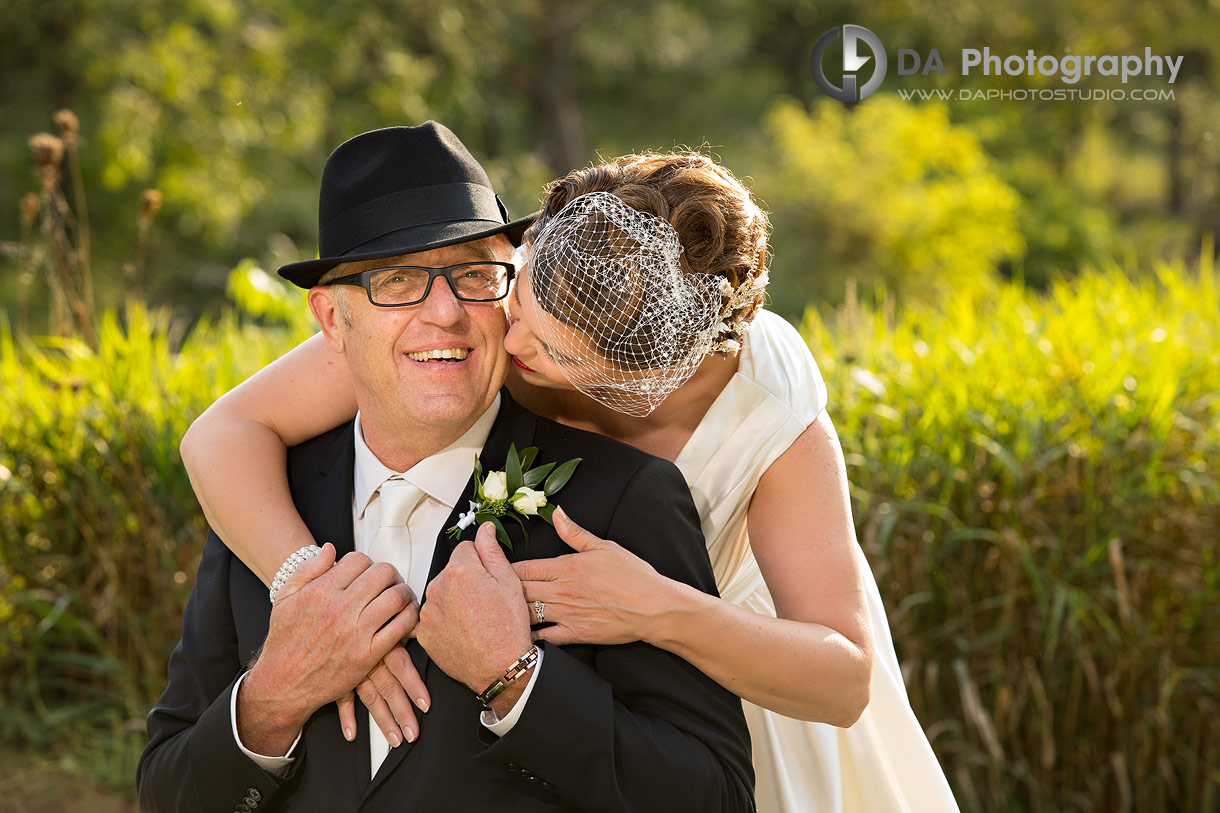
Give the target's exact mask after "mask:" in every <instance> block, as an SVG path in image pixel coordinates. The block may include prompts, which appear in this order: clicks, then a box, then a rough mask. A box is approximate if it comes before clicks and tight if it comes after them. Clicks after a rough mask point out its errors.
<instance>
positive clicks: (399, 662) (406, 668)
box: [383, 646, 432, 711]
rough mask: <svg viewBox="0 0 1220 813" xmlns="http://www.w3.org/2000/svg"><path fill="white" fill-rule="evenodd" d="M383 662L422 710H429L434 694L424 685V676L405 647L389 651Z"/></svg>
mask: <svg viewBox="0 0 1220 813" xmlns="http://www.w3.org/2000/svg"><path fill="white" fill-rule="evenodd" d="M383 663H385V665H386V668H387V669H389V670H390V674H391V675H393V676H394V679H395V680H397V681H398V685H400V686H401V687H402V689H403V691H404V692H406V694H407V696H408V697H410V698H411V701H412V702H413V703H415V705H416V706H417V707H418V708H419V710H420V711H427V710H428V709H429V708H431V707H432V695H431V694H429V692H428V687H427V686H425V685H424V680H423V678H421V677H420V676H419V672H418V671H416V669H415V664H414V663H413V662H412V661H411V656H410V655H408V654H407V650H406V649H405V648H404V647H401V646H397V647H394V648H393V649H391V650H390V651H389V652H387V653H386V656H385V658H384V659H383Z"/></svg>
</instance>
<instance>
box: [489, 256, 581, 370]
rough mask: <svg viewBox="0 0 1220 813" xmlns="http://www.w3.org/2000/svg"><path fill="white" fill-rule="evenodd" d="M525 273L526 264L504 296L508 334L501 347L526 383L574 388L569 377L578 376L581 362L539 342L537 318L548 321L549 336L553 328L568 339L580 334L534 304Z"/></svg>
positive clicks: (535, 302) (527, 270) (526, 270)
mask: <svg viewBox="0 0 1220 813" xmlns="http://www.w3.org/2000/svg"><path fill="white" fill-rule="evenodd" d="M528 272H529V266H528V265H526V266H524V267H523V268H522V269H521V271H520V273H518V274H517V278H516V282H515V283H514V285H513V291H512V293H511V294H509V296H508V300H507V303H506V305H507V306H506V308H505V310H506V311H507V312H508V335H506V336H505V337H504V349H505V350H507V351H508V353H509V354H510V355H511V356H512V360H513V366H514V367H516V368H517V372H518V373H519V374H520V375H521V377H522V378H524V379H525V380H526V381H528V382H529V383H531V384H534V385H536V386H539V387H548V388H551V389H562V390H572V389H576V388H575V387H574V386H573V385H572V383H571V381H570V379H571V378H572V377H574V376H575V377H579V375H580V374H581V372H582V367H583V366H584V365H582V364H581V362H579V361H576V360H575V359H572V358H568V357H567V356H564V355H563V354H562V353H560V352H559V351H558V350H556V349H555V348H553V347H550V346H548V345H547V344H546V343H545V342H543V341H542V339H541V338H539V336H538V331H539V330H540V328H541V326H540V324H539V320H540V319H547V320H549V323H548V325H547V332H548V334H549V335H553V334H554V331H564V335H570V336H571V337H572V338H581V339H583V337H582V336H580V334H579V333H578V332H577V331H575V330H573V329H572V328H570V327H568V326H567V325H564V324H562V323H560V322H559V321H558V320H556V319H555V318H554V317H552V316H550V315H548V314H547V313H546V312H544V311H543V310H542V308H540V307H538V303H537V300H535V299H534V294H533V292H532V291H531V289H530V284H529V273H528Z"/></svg>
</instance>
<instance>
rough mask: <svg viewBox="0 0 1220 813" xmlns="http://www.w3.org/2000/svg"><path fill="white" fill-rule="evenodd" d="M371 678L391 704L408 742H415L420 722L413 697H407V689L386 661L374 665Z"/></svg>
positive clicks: (370, 674)
mask: <svg viewBox="0 0 1220 813" xmlns="http://www.w3.org/2000/svg"><path fill="white" fill-rule="evenodd" d="M408 660H409V659H408ZM369 680H371V681H373V685H374V686H375V687H376V688H377V692H378V693H379V694H380V695H381V697H382V698H383V699H384V700H385V702H386V704H387V705H388V706H389V709H390V713H391V714H392V715H394V720H393V722H394V723H396V724H397V725H398V727H399V729H400V730H401V731H402V735H403V736H404V737H406V739H407V742H415V737H416V733H417V732H418V731H419V723H418V722H416V720H415V709H414V708H412V706H411V699H410V698H409V697H407V692H406V690H405V689H403V687H402V684H401V683H399V682H398V678H397V677H395V676H394V673H392V672H391V671H390V670H389V668H388V667H387V666H386V665H385V661H382V662H381V663H379V664H377V665H376V666H375V667H373V671H372V672H370V673H369ZM374 719H375V718H374ZM379 722H380V721H379ZM382 728H383V730H384V729H385V726H384V725H383V726H382Z"/></svg>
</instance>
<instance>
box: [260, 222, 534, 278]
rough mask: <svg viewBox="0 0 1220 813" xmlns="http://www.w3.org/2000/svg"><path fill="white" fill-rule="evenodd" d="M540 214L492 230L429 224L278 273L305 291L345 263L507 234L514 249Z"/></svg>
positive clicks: (479, 225) (465, 224) (475, 225)
mask: <svg viewBox="0 0 1220 813" xmlns="http://www.w3.org/2000/svg"><path fill="white" fill-rule="evenodd" d="M538 215H539V213H538V212H534V213H533V214H531V215H526V216H525V217H522V218H519V219H517V220H513V221H511V222H509V223H501V224H499V225H498V226H493V227H492V228H483V226H484V223H485V221H484V223H479V222H472V221H469V220H460V221H455V222H453V223H429V224H427V225H423V226H414V227H411V228H407V229H400V230H398V231H395V232H390V233H389V234H383V235H382V236H380V237H378V238H377V239H376V240H370V241H369V242H368V243H365V244H364V245H361V246H360V247H359V248H358V249H356V250H354V251H353V252H351V253H349V254H345V255H344V256H342V257H319V258H318V259H316V260H305V261H303V262H298V263H289V264H288V265H284V266H281V267H280V269H279V271H278V273H279V275H280V276H281V277H283V278H284V279H286V280H288V281H289V282H291V283H292V284H293V285H297V286H299V287H301V288H312V287H314V286H315V285H317V284H318V280H320V279H322V277H323V275H324V274H326V272H327V271H329V270H331V269H332V268H334V267H335V266H336V265H342V264H343V263H355V262H363V261H365V260H380V259H383V258H385V257H398V256H400V255H403V254H418V253H420V252H423V251H430V250H432V249H434V248H444V247H445V246H453V245H457V244H458V243H470V242H473V241H475V240H482V239H483V238H484V237H492V236H494V235H497V234H503V235H505V236H506V237H508V239H509V242H511V243H512V244H513V245H514V246H519V245H521V237H522V235H523V234H525V230H526V229H528V228H529V227H530V226H531V225H533V223H534V221H535V220H537V219H538Z"/></svg>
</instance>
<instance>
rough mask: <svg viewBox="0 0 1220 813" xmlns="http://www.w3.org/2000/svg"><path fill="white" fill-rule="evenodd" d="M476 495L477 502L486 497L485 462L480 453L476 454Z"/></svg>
mask: <svg viewBox="0 0 1220 813" xmlns="http://www.w3.org/2000/svg"><path fill="white" fill-rule="evenodd" d="M474 495H475V499H476V501H477V502H483V500H484V499H486V498H485V497H484V496H483V462H482V461H481V460H479V456H478V455H475V456H474Z"/></svg>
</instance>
